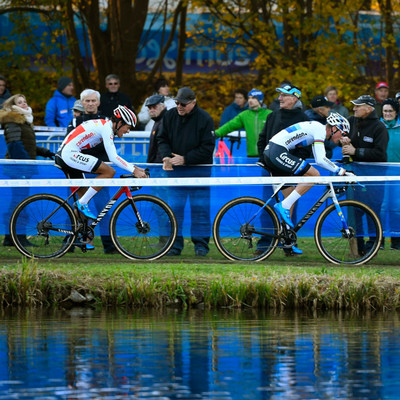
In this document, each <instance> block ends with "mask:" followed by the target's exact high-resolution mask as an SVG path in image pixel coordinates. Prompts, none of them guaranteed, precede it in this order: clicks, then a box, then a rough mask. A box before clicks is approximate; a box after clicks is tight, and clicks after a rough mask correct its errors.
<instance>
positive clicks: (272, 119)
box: [257, 84, 311, 162]
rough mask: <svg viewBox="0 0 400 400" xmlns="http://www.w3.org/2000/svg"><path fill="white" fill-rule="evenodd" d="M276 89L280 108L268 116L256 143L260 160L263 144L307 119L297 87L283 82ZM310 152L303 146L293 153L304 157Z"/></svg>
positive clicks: (261, 158)
mask: <svg viewBox="0 0 400 400" xmlns="http://www.w3.org/2000/svg"><path fill="white" fill-rule="evenodd" d="M276 91H277V92H279V97H278V99H279V106H280V108H279V109H278V110H277V111H274V112H272V114H271V115H269V116H268V118H267V121H266V123H265V125H264V128H263V130H262V132H261V133H260V138H259V140H258V143H257V146H258V154H259V156H260V161H261V162H262V161H263V153H264V149H265V146H266V145H267V144H268V142H269V140H270V139H271V138H272V137H273V136H274V135H276V134H277V133H278V132H280V131H281V130H282V129H285V128H287V127H288V126H291V125H293V124H295V123H297V122H302V121H309V118H308V117H307V115H306V114H305V113H304V112H303V103H302V102H301V101H300V98H301V91H300V89H299V88H298V87H296V86H293V85H291V84H283V85H282V86H281V87H279V88H277V89H276ZM310 154H311V153H310V149H309V148H308V147H304V148H301V149H298V150H297V151H296V154H295V155H296V156H297V157H301V158H303V159H306V158H308V157H309V156H310Z"/></svg>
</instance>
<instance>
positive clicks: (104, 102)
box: [98, 74, 135, 118]
mask: <svg viewBox="0 0 400 400" xmlns="http://www.w3.org/2000/svg"><path fill="white" fill-rule="evenodd" d="M105 86H106V89H107V91H106V92H105V93H102V94H101V96H100V106H99V110H98V111H99V113H100V114H101V115H104V116H106V117H107V118H111V117H112V116H113V112H114V109H116V108H117V107H118V106H127V107H128V108H129V109H131V110H133V111H135V110H134V108H133V107H132V101H131V98H130V97H129V96H128V95H127V94H125V93H122V92H120V90H119V89H120V87H121V80H120V79H119V76H118V75H115V74H109V75H107V76H106V78H105Z"/></svg>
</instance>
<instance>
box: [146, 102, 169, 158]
mask: <svg viewBox="0 0 400 400" xmlns="http://www.w3.org/2000/svg"><path fill="white" fill-rule="evenodd" d="M164 99H165V98H164V96H162V95H160V94H154V95H153V96H150V97H149V98H148V99H147V101H146V104H145V106H146V107H147V108H148V109H149V115H150V118H151V119H152V120H153V121H154V125H153V128H152V130H151V133H150V144H149V151H148V152H147V162H148V163H162V158H161V156H160V154H159V152H158V140H157V135H158V133H159V131H160V129H161V126H162V125H161V124H162V120H163V118H164V115H165V113H166V112H167V108H166V107H165V103H164Z"/></svg>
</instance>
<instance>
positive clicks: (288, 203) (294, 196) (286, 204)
mask: <svg viewBox="0 0 400 400" xmlns="http://www.w3.org/2000/svg"><path fill="white" fill-rule="evenodd" d="M300 197H301V194H299V193H298V192H296V191H295V190H293V192H292V193H290V194H289V196H288V197H286V199H284V200H283V201H282V207H283V208H286V209H287V210H290V208H291V207H292V205H293V204H294V203H296V201H297V200H298V199H299V198H300Z"/></svg>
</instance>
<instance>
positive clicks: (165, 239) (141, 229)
mask: <svg viewBox="0 0 400 400" xmlns="http://www.w3.org/2000/svg"><path fill="white" fill-rule="evenodd" d="M133 201H134V204H135V205H136V207H137V210H138V212H139V217H138V216H137V215H136V214H135V210H134V206H133V204H132V201H131V200H130V199H126V200H124V201H123V202H122V203H121V204H119V205H118V207H117V208H116V210H115V211H114V213H113V215H112V216H111V220H110V234H111V239H112V241H113V243H114V245H115V247H116V248H117V249H118V251H119V252H120V253H121V254H122V255H124V256H125V257H127V258H129V259H131V260H156V259H157V258H160V257H162V256H163V255H165V254H166V253H167V252H168V251H169V250H170V248H171V247H172V245H173V243H174V241H175V238H176V233H177V223H176V218H175V215H174V213H173V211H172V210H171V208H170V207H169V206H168V204H167V203H165V202H164V201H163V200H161V199H159V198H158V197H154V196H150V195H139V196H134V197H133Z"/></svg>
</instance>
